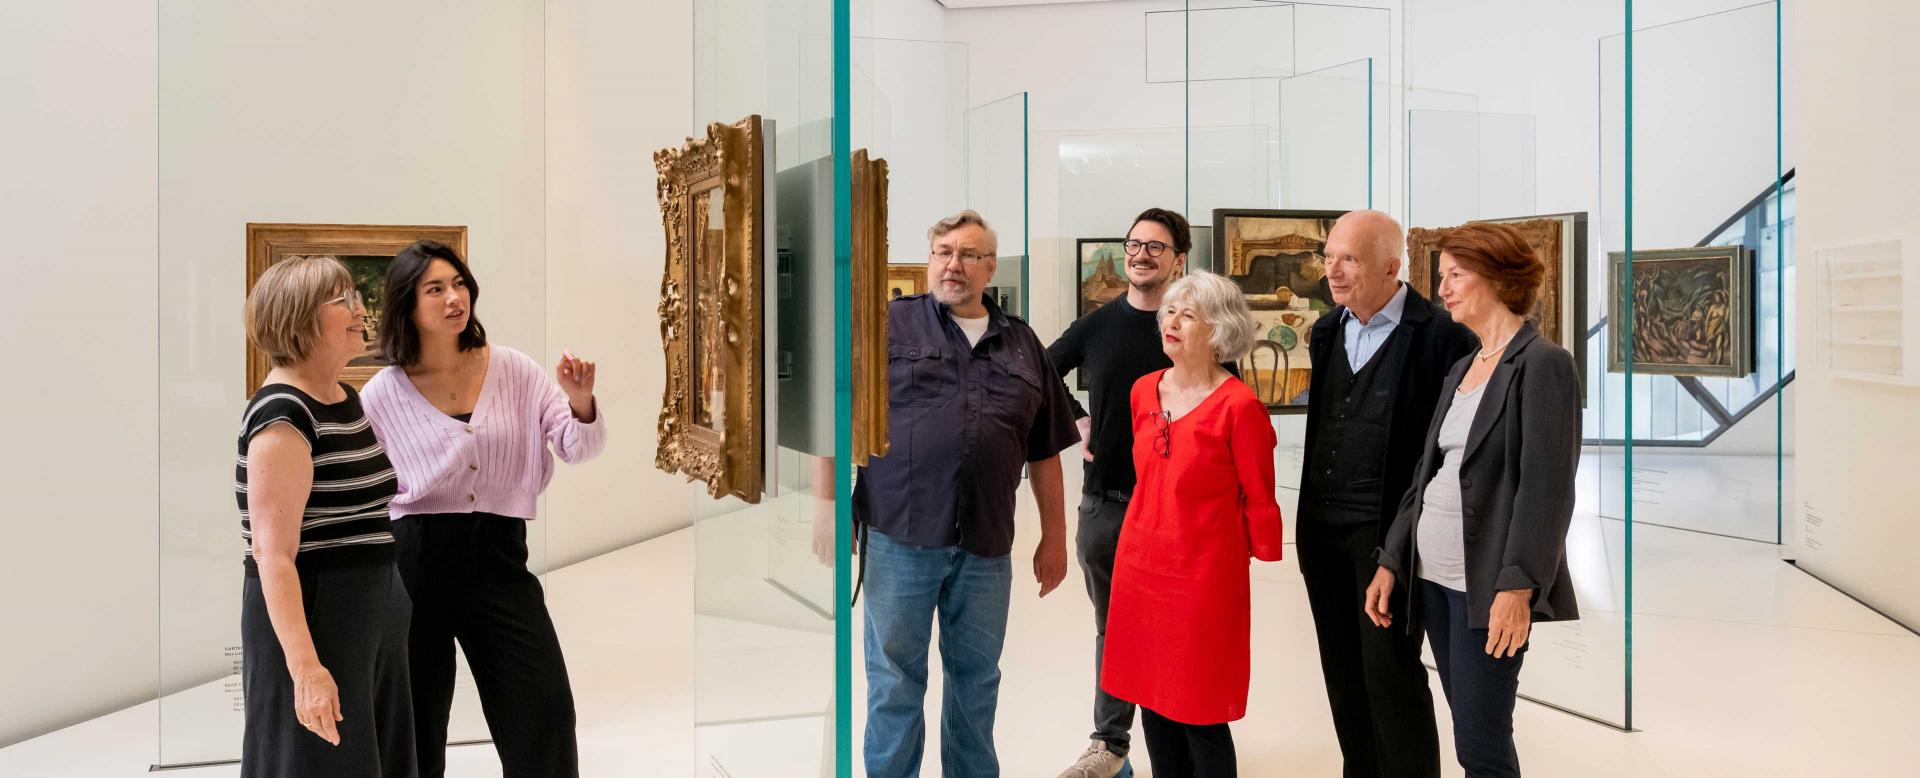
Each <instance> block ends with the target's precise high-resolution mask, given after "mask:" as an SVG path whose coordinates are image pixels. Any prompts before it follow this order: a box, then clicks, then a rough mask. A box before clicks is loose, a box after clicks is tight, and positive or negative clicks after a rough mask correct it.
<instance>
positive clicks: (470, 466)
mask: <svg viewBox="0 0 1920 778" xmlns="http://www.w3.org/2000/svg"><path fill="white" fill-rule="evenodd" d="M467 469H468V470H479V469H480V463H478V462H468V463H467Z"/></svg>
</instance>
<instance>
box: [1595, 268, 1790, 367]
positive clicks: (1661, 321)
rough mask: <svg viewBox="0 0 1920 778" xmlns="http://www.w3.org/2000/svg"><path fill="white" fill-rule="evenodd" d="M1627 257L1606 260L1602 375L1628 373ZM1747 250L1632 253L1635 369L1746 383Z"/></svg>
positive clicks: (1750, 363)
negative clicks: (1604, 368)
mask: <svg viewBox="0 0 1920 778" xmlns="http://www.w3.org/2000/svg"><path fill="white" fill-rule="evenodd" d="M1626 264H1627V255H1626V252H1622V251H1615V252H1612V253H1610V254H1608V255H1607V322H1608V323H1609V325H1610V326H1609V327H1608V328H1607V329H1608V331H1609V335H1608V344H1607V345H1608V348H1607V372H1609V373H1621V372H1625V371H1626V344H1627V339H1626V335H1627V330H1628V328H1627V327H1623V326H1621V323H1622V322H1625V321H1627V310H1626V308H1627V306H1628V305H1629V303H1628V301H1627V300H1626V299H1625V297H1626V296H1625V295H1623V294H1622V291H1623V290H1624V289H1625V288H1626V287H1625V284H1624V281H1625V280H1626V278H1625V270H1626ZM1755 269H1756V263H1755V262H1754V251H1753V249H1750V248H1747V247H1745V246H1701V247H1696V248H1684V249H1650V250H1635V251H1634V252H1633V302H1632V303H1631V304H1632V305H1633V326H1632V330H1633V372H1634V373H1635V374H1638V375H1671V376H1696V377H1702V378H1704V377H1717V378H1744V377H1746V376H1749V375H1752V374H1753V372H1754V370H1756V369H1757V367H1756V365H1755V362H1756V358H1757V355H1756V354H1755V353H1754V347H1753V344H1754V327H1755V321H1754V272H1755Z"/></svg>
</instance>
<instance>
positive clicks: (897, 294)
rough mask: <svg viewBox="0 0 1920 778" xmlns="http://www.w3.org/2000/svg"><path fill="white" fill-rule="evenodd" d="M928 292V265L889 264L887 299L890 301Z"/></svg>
mask: <svg viewBox="0 0 1920 778" xmlns="http://www.w3.org/2000/svg"><path fill="white" fill-rule="evenodd" d="M926 293H927V266H926V265H891V264H890V265H887V300H888V301H889V302H891V301H893V300H898V299H900V298H902V297H908V296H911V295H916V294H926Z"/></svg>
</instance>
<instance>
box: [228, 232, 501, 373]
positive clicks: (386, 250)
mask: <svg viewBox="0 0 1920 778" xmlns="http://www.w3.org/2000/svg"><path fill="white" fill-rule="evenodd" d="M422 240H434V241H439V242H441V243H445V244H447V245H448V246H451V247H453V250H454V252H456V253H458V254H459V255H460V258H461V259H463V260H466V261H467V262H468V263H471V262H472V261H473V260H472V258H471V257H469V256H467V228H466V227H453V226H441V227H432V226H409V225H388V224H262V223H251V222H250V223H248V224H247V293H248V294H249V295H251V294H252V293H253V285H254V283H255V282H257V281H259V280H260V274H261V273H265V272H267V268H268V267H271V266H272V265H273V264H274V263H275V262H279V261H281V260H283V259H286V258H288V257H302V256H316V255H327V256H333V257H338V258H339V259H340V261H341V262H342V263H343V264H345V265H347V269H348V271H349V272H351V273H352V274H353V277H354V286H355V287H356V288H358V289H359V290H360V296H361V298H362V299H363V300H365V301H366V304H367V311H366V313H365V314H364V316H365V318H366V320H367V351H366V352H365V353H364V354H362V355H361V356H358V357H355V358H354V359H353V361H352V362H350V363H348V364H347V369H346V370H344V371H341V373H340V380H341V381H344V382H346V383H347V384H348V385H350V386H352V387H353V388H355V389H359V388H361V387H364V386H366V385H367V381H368V380H369V379H371V378H373V375H374V374H375V373H378V372H380V369H381V368H383V367H386V364H387V363H386V361H385V360H382V359H381V358H380V354H379V339H378V333H379V331H380V329H379V326H380V321H379V317H380V308H381V303H382V301H383V300H384V298H385V296H386V263H387V262H391V261H392V260H393V258H394V256H395V255H397V254H399V253H400V250H401V249H404V248H406V247H408V246H411V245H413V244H414V243H415V242H416V241H422ZM241 345H242V347H244V348H245V349H246V350H247V375H246V389H247V396H249V397H251V396H253V393H254V392H255V391H258V390H259V389H260V386H261V385H262V384H264V383H266V379H267V372H268V371H269V370H272V369H273V361H272V360H271V359H269V358H268V357H267V354H266V352H264V351H261V350H260V349H257V348H254V346H253V344H252V343H251V342H243V343H242V344H241Z"/></svg>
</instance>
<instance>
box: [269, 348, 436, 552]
mask: <svg viewBox="0 0 1920 778" xmlns="http://www.w3.org/2000/svg"><path fill="white" fill-rule="evenodd" d="M341 386H342V387H343V388H345V389H346V390H347V399H345V400H342V401H340V402H337V403H334V404H332V405H328V404H326V403H322V402H320V401H318V400H315V399H313V398H312V397H309V396H308V395H307V394H306V393H305V392H302V391H300V390H299V389H295V388H293V387H291V386H288V385H286V384H268V385H266V386H263V387H260V391H258V392H255V393H254V395H253V399H252V400H251V401H250V402H248V403H247V412H246V415H245V416H243V417H242V419H241V423H240V453H239V458H238V459H237V460H236V463H235V465H234V470H233V494H234V497H235V498H236V499H237V501H238V502H239V504H240V539H241V541H242V542H243V543H245V544H246V549H247V556H246V567H247V574H248V575H256V574H257V572H258V571H257V570H256V569H255V567H254V564H253V525H252V522H251V521H250V517H249V516H248V515H247V445H248V444H249V443H251V442H252V441H253V436H254V435H257V434H259V433H260V431H261V430H264V429H266V428H268V427H271V426H273V425H275V424H285V425H287V426H289V427H292V428H293V429H294V430H295V431H297V432H299V433H300V436H301V437H302V438H305V439H306V441H307V445H308V447H309V448H311V449H312V451H313V490H312V491H311V492H309V493H308V494H307V505H306V509H305V511H304V512H303V513H302V514H301V517H300V548H299V551H298V552H296V553H295V556H294V559H295V564H296V566H297V567H298V568H299V569H301V570H303V571H305V570H313V569H317V568H320V567H338V566H343V565H355V564H378V563H382V562H391V561H392V560H393V558H394V547H393V533H392V532H390V531H389V530H388V516H387V503H389V502H392V501H393V496H394V495H395V494H397V493H398V492H399V489H400V485H399V481H398V480H397V479H396V478H395V477H394V472H393V463H391V462H389V461H387V452H386V451H385V450H384V449H382V448H380V441H379V440H378V439H376V438H375V437H374V435H373V425H372V424H371V423H370V422H368V421H367V414H366V411H364V410H362V409H361V407H360V394H359V393H358V392H355V391H354V390H353V387H351V386H347V385H346V384H341Z"/></svg>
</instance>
